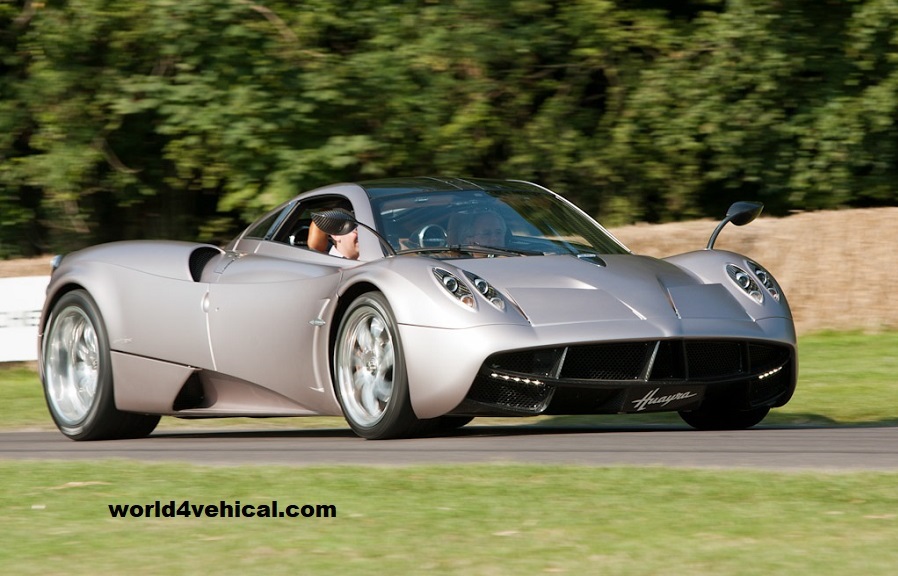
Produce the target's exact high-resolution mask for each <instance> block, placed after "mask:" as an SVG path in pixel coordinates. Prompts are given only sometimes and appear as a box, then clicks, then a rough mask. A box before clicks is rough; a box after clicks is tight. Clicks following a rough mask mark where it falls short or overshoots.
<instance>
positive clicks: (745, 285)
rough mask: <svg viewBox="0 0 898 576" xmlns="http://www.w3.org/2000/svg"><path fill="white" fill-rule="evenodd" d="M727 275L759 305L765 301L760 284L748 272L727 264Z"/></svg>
mask: <svg viewBox="0 0 898 576" xmlns="http://www.w3.org/2000/svg"><path fill="white" fill-rule="evenodd" d="M727 274H729V275H730V278H732V279H733V282H735V283H736V284H737V285H738V286H739V287H740V288H742V290H744V291H745V293H746V294H748V295H749V296H751V297H752V298H754V299H755V300H756V301H757V302H758V303H759V304H760V303H761V302H763V301H764V295H763V294H761V289H760V288H758V283H757V282H755V280H754V278H752V277H751V275H750V274H749V273H748V272H746V271H745V270H743V269H742V268H740V267H738V266H736V265H735V264H727Z"/></svg>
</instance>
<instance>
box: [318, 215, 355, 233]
mask: <svg viewBox="0 0 898 576" xmlns="http://www.w3.org/2000/svg"><path fill="white" fill-rule="evenodd" d="M312 222H314V223H315V225H316V226H318V227H319V228H321V231H322V232H324V233H325V234H329V235H333V236H342V235H344V234H349V233H350V232H352V231H353V230H355V228H356V226H358V222H356V219H355V218H354V217H353V216H352V214H350V213H349V212H346V211H344V210H322V211H321V212H315V213H314V214H312Z"/></svg>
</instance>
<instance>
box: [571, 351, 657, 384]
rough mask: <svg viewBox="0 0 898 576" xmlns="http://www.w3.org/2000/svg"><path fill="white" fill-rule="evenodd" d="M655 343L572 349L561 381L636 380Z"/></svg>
mask: <svg viewBox="0 0 898 576" xmlns="http://www.w3.org/2000/svg"><path fill="white" fill-rule="evenodd" d="M653 347H654V342H651V343H650V342H621V343H613V344H603V345H598V346H571V347H570V348H569V349H568V353H567V355H566V356H565V359H564V365H563V367H562V370H561V376H560V378H561V379H562V380H564V379H573V380H635V379H636V378H639V377H640V376H641V374H642V370H643V369H644V367H645V365H646V361H647V360H648V359H649V354H650V353H651V351H652V348H653Z"/></svg>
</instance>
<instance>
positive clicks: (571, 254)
mask: <svg viewBox="0 0 898 576" xmlns="http://www.w3.org/2000/svg"><path fill="white" fill-rule="evenodd" d="M760 211H761V205H760V204H756V203H750V202H737V203H736V204H733V206H732V207H731V208H730V210H729V212H728V213H727V215H726V218H724V219H723V220H722V221H721V222H720V224H719V225H718V226H717V228H716V229H715V230H713V232H712V234H711V236H710V239H709V241H708V245H707V247H706V248H705V249H703V250H697V251H694V252H689V253H685V254H680V255H676V256H672V257H669V258H665V259H655V258H649V257H646V256H639V255H636V254H633V253H631V252H630V251H629V250H628V249H627V248H626V247H625V246H624V245H623V244H621V243H620V242H619V241H618V240H616V239H615V238H614V237H613V236H612V235H611V234H609V233H608V232H607V231H606V230H605V229H604V228H602V226H600V225H599V224H598V223H596V222H595V221H594V220H593V219H591V218H590V217H589V216H587V215H586V214H585V213H584V212H583V211H581V210H580V209H578V208H577V207H575V206H574V205H573V204H571V203H570V202H568V201H566V200H565V199H564V198H562V197H560V196H559V195H557V194H555V193H553V192H551V191H549V190H547V189H545V188H543V187H541V186H538V185H536V184H531V183H527V182H520V181H511V180H509V181H497V180H480V179H456V178H409V179H390V180H378V181H369V182H359V183H346V184H335V185H331V186H326V187H323V188H318V189H316V190H312V191H309V192H306V193H304V194H301V195H299V196H297V197H296V198H294V199H292V200H290V201H289V202H287V203H285V204H283V205H281V206H279V207H278V208H276V209H275V210H273V211H271V212H269V213H268V214H266V215H264V216H263V217H262V218H260V219H259V220H258V221H256V222H255V223H253V224H252V225H251V226H249V227H248V228H247V229H246V231H244V232H243V233H242V234H240V235H239V236H238V237H237V238H236V239H235V240H233V241H232V242H231V243H230V244H228V245H227V246H226V247H225V248H223V249H222V248H219V247H216V246H212V245H208V244H197V243H189V242H173V241H129V242H114V243H110V244H103V245H99V246H94V247H91V248H88V249H85V250H81V251H78V252H74V253H71V254H68V255H66V256H64V257H62V258H59V257H57V259H56V261H55V262H54V271H53V275H52V279H51V281H50V285H49V287H48V291H47V299H46V304H45V306H44V310H43V316H42V319H41V324H40V337H39V351H40V370H41V379H42V381H43V385H44V392H45V396H46V400H47V405H48V407H49V410H50V414H51V415H52V417H53V420H54V421H55V423H56V424H57V426H58V427H59V429H60V430H61V431H62V432H63V433H64V434H65V435H66V436H68V437H70V438H73V439H76V440H95V439H103V438H124V437H140V436H145V435H147V434H149V433H150V432H152V430H153V429H154V428H155V426H156V424H157V423H158V421H159V418H160V416H162V415H169V416H177V417H185V418H209V417H225V416H259V417H269V416H311V415H342V416H344V417H345V418H346V421H347V422H348V423H349V426H350V427H351V428H352V429H353V430H354V431H355V432H356V433H357V434H358V435H359V436H362V437H364V438H369V439H381V438H397V437H405V436H411V435H421V434H434V433H439V432H440V431H447V430H450V429H452V428H456V427H459V426H463V425H464V424H466V423H467V422H469V421H470V420H471V419H472V418H474V417H476V416H528V415H533V416H535V415H540V414H619V413H642V412H650V411H676V412H678V413H679V414H680V416H681V417H682V418H683V420H685V421H686V422H687V423H688V424H690V425H691V426H693V427H694V428H698V429H737V428H747V427H750V426H754V425H755V424H757V423H759V422H760V421H761V420H762V419H763V418H764V417H765V416H766V415H767V413H768V411H769V410H770V408H774V407H777V406H782V405H784V404H785V403H786V402H788V401H789V399H790V398H791V396H792V393H793V391H794V389H795V381H796V373H797V359H796V346H795V330H794V326H793V322H792V315H791V312H790V310H789V305H788V303H787V302H786V298H785V296H784V295H783V293H782V291H781V289H780V287H779V285H778V284H777V282H776V280H774V278H773V276H772V275H771V274H770V273H769V272H768V271H767V270H765V269H764V268H763V267H762V266H761V265H760V264H758V263H757V262H755V261H754V260H751V259H750V258H747V257H745V256H741V255H739V254H735V253H733V252H726V251H722V250H715V249H714V242H715V239H716V238H717V235H718V233H720V231H721V229H722V228H723V227H724V225H726V223H728V222H732V223H733V224H736V225H743V224H747V223H748V222H750V221H751V220H753V219H754V218H755V217H757V216H758V214H759V213H760Z"/></svg>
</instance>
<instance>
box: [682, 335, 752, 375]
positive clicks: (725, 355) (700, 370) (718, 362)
mask: <svg viewBox="0 0 898 576" xmlns="http://www.w3.org/2000/svg"><path fill="white" fill-rule="evenodd" d="M686 359H687V362H688V363H689V377H690V378H725V377H728V376H737V375H739V374H741V373H742V372H743V371H744V369H743V366H742V344H741V343H740V342H726V341H723V342H720V341H702V340H696V341H688V340H687V341H686Z"/></svg>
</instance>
